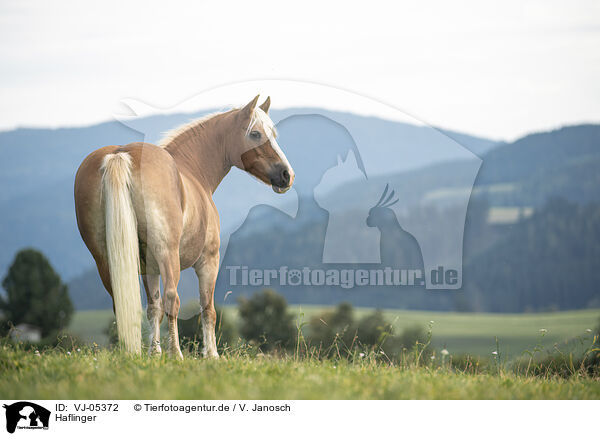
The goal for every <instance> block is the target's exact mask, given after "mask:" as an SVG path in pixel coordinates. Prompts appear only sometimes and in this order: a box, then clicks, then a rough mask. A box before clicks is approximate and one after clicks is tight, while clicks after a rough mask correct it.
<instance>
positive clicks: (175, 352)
mask: <svg viewBox="0 0 600 436" xmlns="http://www.w3.org/2000/svg"><path fill="white" fill-rule="evenodd" d="M170 354H171V357H172V358H173V359H175V360H183V354H182V353H181V350H179V349H177V350H171V353H170Z"/></svg>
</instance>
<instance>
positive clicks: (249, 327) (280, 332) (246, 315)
mask: <svg viewBox="0 0 600 436" xmlns="http://www.w3.org/2000/svg"><path fill="white" fill-rule="evenodd" d="M238 303H239V313H240V318H241V328H240V333H241V335H242V337H243V338H244V339H246V340H247V341H252V342H256V343H258V344H260V348H261V349H263V350H272V349H274V348H276V347H282V348H289V347H291V346H293V345H294V339H295V337H296V329H295V327H294V323H293V320H292V315H290V314H289V313H288V312H287V301H285V298H283V297H282V296H281V295H279V294H278V293H277V292H275V291H274V290H272V289H265V290H264V291H262V292H259V293H256V294H254V295H253V296H252V297H251V298H248V299H247V298H243V297H242V298H240V299H239V300H238Z"/></svg>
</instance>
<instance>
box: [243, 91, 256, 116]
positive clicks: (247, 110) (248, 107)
mask: <svg viewBox="0 0 600 436" xmlns="http://www.w3.org/2000/svg"><path fill="white" fill-rule="evenodd" d="M259 96H260V94H259V95H257V96H256V97H254V98H253V99H252V101H251V102H250V103H248V104H247V105H246V106H244V108H243V109H242V110H241V111H240V113H241V114H243V115H244V116H250V114H252V112H254V108H255V107H256V103H257V102H258V97H259Z"/></svg>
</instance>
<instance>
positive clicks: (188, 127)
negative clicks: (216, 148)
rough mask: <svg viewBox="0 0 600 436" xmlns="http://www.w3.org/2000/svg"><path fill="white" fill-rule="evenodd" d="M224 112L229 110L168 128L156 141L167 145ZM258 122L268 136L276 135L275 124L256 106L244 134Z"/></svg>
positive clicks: (248, 132) (163, 145)
mask: <svg viewBox="0 0 600 436" xmlns="http://www.w3.org/2000/svg"><path fill="white" fill-rule="evenodd" d="M239 109H241V107H240V108H234V109H231V110H239ZM226 112H229V111H221V112H212V113H210V114H207V115H204V116H203V117H201V118H198V119H195V120H192V121H190V122H188V123H185V124H181V125H180V126H177V127H175V128H174V129H171V130H169V131H168V132H165V133H164V136H163V137H162V139H161V140H160V141H159V142H158V146H159V147H166V146H167V145H169V144H170V143H172V142H173V141H175V140H176V139H177V138H178V137H180V136H182V135H184V134H186V133H188V132H190V131H192V130H193V129H195V128H196V127H199V126H201V125H202V123H204V122H206V121H208V120H210V119H211V118H214V117H216V116H217V115H221V114H224V113H226ZM259 123H260V124H262V127H263V129H264V130H265V133H266V134H267V136H269V138H276V137H277V130H276V129H275V125H274V124H273V121H272V120H271V118H270V117H269V116H268V115H267V114H266V113H265V112H264V111H263V110H262V109H260V108H258V107H257V108H255V109H254V111H253V112H252V116H251V117H250V122H249V123H248V127H247V128H246V135H249V134H250V132H251V131H252V129H253V128H254V126H256V125H257V124H259Z"/></svg>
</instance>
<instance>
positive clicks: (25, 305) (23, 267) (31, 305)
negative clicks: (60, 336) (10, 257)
mask: <svg viewBox="0 0 600 436" xmlns="http://www.w3.org/2000/svg"><path fill="white" fill-rule="evenodd" d="M2 287H3V288H4V290H5V291H6V295H5V296H0V310H1V311H2V314H3V320H4V322H3V324H6V323H7V322H10V323H12V324H14V325H18V324H21V323H26V324H31V325H34V326H36V327H39V328H40V330H41V334H42V337H47V336H49V335H51V334H53V333H56V332H57V331H58V330H60V329H62V328H64V327H66V326H67V325H68V324H69V321H70V320H71V315H72V314H73V304H72V303H71V299H70V298H69V293H68V289H67V285H65V284H64V283H63V282H62V280H61V278H60V276H59V275H58V274H57V273H56V272H55V271H54V269H53V268H52V266H51V265H50V262H48V259H46V257H45V256H44V255H43V254H42V253H40V252H39V251H37V250H34V249H25V250H21V251H19V252H18V253H17V255H16V256H15V260H14V261H13V263H12V265H11V266H10V268H9V270H8V274H7V275H6V277H5V278H4V280H3V281H2Z"/></svg>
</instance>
